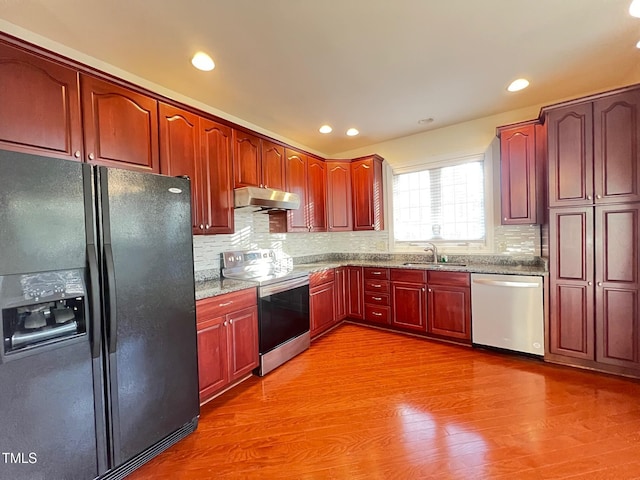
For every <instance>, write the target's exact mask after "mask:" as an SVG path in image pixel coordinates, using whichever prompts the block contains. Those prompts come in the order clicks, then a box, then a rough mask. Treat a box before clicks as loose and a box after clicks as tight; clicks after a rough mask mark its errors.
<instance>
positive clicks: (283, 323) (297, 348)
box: [222, 249, 311, 376]
mask: <svg viewBox="0 0 640 480" xmlns="http://www.w3.org/2000/svg"><path fill="white" fill-rule="evenodd" d="M222 262H223V268H222V276H223V277H225V278H232V279H236V280H244V281H251V282H255V283H256V284H257V285H258V339H259V345H260V366H259V367H258V368H257V369H256V371H255V372H254V373H256V374H257V375H260V376H263V375H266V374H267V373H269V372H270V371H272V370H274V369H275V368H277V367H279V366H280V365H282V364H283V363H285V362H286V361H288V360H290V359H291V358H293V357H295V356H296V355H298V354H299V353H302V352H303V351H305V350H306V349H307V348H309V345H310V342H311V340H310V339H311V337H310V334H309V274H308V273H307V272H295V271H293V266H292V264H291V262H290V259H283V258H282V256H281V254H279V253H278V252H276V251H275V250H268V249H263V250H248V251H236V252H225V253H223V254H222Z"/></svg>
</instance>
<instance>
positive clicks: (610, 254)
mask: <svg viewBox="0 0 640 480" xmlns="http://www.w3.org/2000/svg"><path fill="white" fill-rule="evenodd" d="M544 115H545V124H546V130H547V141H548V145H547V152H548V170H549V189H548V192H549V199H548V202H549V274H550V311H549V313H550V318H549V331H548V335H549V338H548V340H549V342H548V344H549V354H548V359H549V360H551V361H557V362H561V363H571V364H577V365H580V366H583V367H587V368H594V369H598V370H604V371H610V372H613V373H622V374H628V375H634V376H638V375H640V325H639V320H638V315H639V314H640V292H639V287H640V281H639V278H638V277H639V276H640V244H639V243H640V165H639V163H640V119H639V116H640V89H638V88H634V89H625V90H621V91H618V92H615V93H611V94H606V95H602V96H598V97H595V98H592V99H589V100H586V101H580V102H571V103H570V104H564V105H560V106H557V107H550V108H548V109H545V111H544Z"/></svg>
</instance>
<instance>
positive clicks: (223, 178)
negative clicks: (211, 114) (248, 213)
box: [200, 118, 234, 233]
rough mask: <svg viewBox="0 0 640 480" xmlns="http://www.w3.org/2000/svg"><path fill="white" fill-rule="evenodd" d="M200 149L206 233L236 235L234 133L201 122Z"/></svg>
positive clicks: (227, 129) (219, 126)
mask: <svg viewBox="0 0 640 480" xmlns="http://www.w3.org/2000/svg"><path fill="white" fill-rule="evenodd" d="M200 145H201V158H202V160H201V164H202V176H203V178H204V182H203V205H204V209H203V213H204V215H203V216H204V219H203V220H204V233H233V232H234V225H233V189H232V186H231V182H232V180H231V129H230V128H229V127H227V126H225V125H221V124H219V123H216V122H214V121H212V120H208V119H205V118H201V119H200ZM201 223H202V222H201Z"/></svg>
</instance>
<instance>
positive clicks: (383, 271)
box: [364, 267, 389, 280]
mask: <svg viewBox="0 0 640 480" xmlns="http://www.w3.org/2000/svg"><path fill="white" fill-rule="evenodd" d="M364 278H372V279H375V278H377V279H379V280H389V269H388V268H372V267H365V269H364Z"/></svg>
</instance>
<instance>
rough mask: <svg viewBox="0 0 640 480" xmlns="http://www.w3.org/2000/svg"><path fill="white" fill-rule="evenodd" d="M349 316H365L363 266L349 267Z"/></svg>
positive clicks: (361, 317) (360, 318)
mask: <svg viewBox="0 0 640 480" xmlns="http://www.w3.org/2000/svg"><path fill="white" fill-rule="evenodd" d="M347 316H348V317H349V318H355V319H359V320H362V319H363V318H364V290H363V272H362V267H347Z"/></svg>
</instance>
